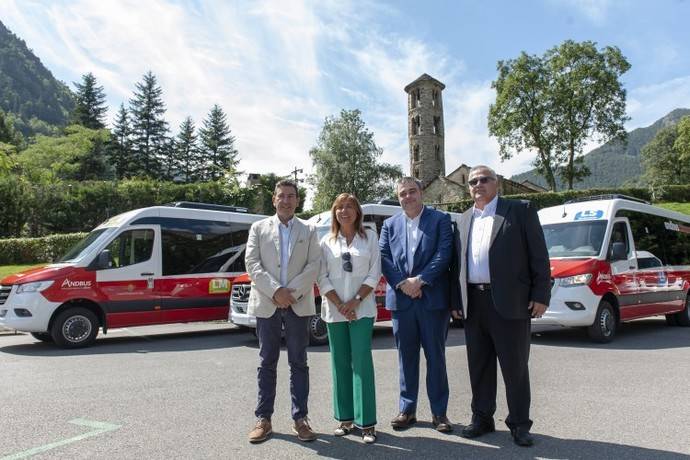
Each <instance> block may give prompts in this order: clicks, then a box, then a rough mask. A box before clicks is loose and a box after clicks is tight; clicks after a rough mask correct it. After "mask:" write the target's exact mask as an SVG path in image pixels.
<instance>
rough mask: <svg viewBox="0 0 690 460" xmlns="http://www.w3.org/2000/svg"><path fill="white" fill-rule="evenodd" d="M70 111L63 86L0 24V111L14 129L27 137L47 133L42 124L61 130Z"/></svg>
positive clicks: (71, 103) (68, 96) (67, 91)
mask: <svg viewBox="0 0 690 460" xmlns="http://www.w3.org/2000/svg"><path fill="white" fill-rule="evenodd" d="M73 108H74V100H73V94H72V92H71V91H70V89H69V88H68V87H67V85H65V84H64V83H62V82H60V81H58V80H56V79H55V77H53V74H52V73H50V71H49V70H48V69H46V68H45V66H44V65H43V64H42V63H41V60H40V59H39V58H38V57H36V55H35V54H34V53H33V52H32V51H31V50H30V49H29V48H28V47H27V46H26V43H24V40H22V39H20V38H19V37H17V36H16V35H14V34H13V33H12V32H11V31H10V30H9V29H7V27H5V25H4V24H3V23H2V22H0V109H2V110H3V111H4V112H10V113H13V114H14V115H15V117H16V118H17V120H16V126H17V128H18V129H20V130H21V131H22V132H23V133H24V134H29V133H32V132H35V131H37V130H38V131H42V130H45V129H48V128H49V127H46V126H44V125H45V124H48V125H52V126H64V125H65V124H67V121H68V119H69V115H70V113H71V112H72V109H73ZM38 120H40V121H38ZM41 122H43V123H41Z"/></svg>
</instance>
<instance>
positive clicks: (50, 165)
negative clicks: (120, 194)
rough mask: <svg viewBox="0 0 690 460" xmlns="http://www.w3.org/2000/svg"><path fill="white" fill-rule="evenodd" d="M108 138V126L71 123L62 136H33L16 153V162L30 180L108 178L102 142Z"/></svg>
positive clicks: (104, 143) (105, 141) (104, 142)
mask: <svg viewBox="0 0 690 460" xmlns="http://www.w3.org/2000/svg"><path fill="white" fill-rule="evenodd" d="M109 138H110V133H109V132H108V130H107V129H98V130H96V129H89V128H86V127H84V126H81V125H70V126H68V127H67V128H65V135H64V136H59V137H48V136H42V135H39V136H36V140H35V142H34V143H33V144H31V145H30V146H29V147H28V148H27V149H26V150H24V151H22V152H21V153H20V154H19V155H18V156H17V160H18V161H17V162H18V164H19V166H20V168H21V170H22V171H23V173H24V174H25V175H26V177H28V178H29V179H30V180H31V181H32V182H53V181H55V180H77V181H81V180H89V179H103V178H107V177H109V171H108V163H107V161H106V156H105V145H106V143H107V142H108V140H109Z"/></svg>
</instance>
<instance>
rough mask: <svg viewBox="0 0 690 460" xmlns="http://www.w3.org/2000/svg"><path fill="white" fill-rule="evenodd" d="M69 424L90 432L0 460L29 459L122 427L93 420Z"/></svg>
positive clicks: (80, 420)
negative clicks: (85, 428) (84, 428)
mask: <svg viewBox="0 0 690 460" xmlns="http://www.w3.org/2000/svg"><path fill="white" fill-rule="evenodd" d="M69 423H73V424H75V425H79V426H85V427H88V428H91V431H87V432H86V433H84V434H80V435H79V436H74V437H73V438H67V439H63V440H62V441H56V442H51V443H50V444H45V445H43V446H38V447H34V448H33V449H29V450H25V451H23V452H17V453H16V454H12V455H8V456H6V457H0V460H17V459H20V458H27V457H31V456H32V455H36V454H40V453H42V452H46V451H48V450H51V449H56V448H58V447H62V446H65V445H67V444H72V443H74V442H77V441H81V440H83V439H87V438H92V437H94V436H98V435H99V434H103V433H107V432H109V431H115V430H117V429H118V428H120V427H121V426H122V425H113V424H112V423H105V422H96V421H94V420H86V419H83V418H75V419H74V420H70V421H69Z"/></svg>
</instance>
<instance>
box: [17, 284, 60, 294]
mask: <svg viewBox="0 0 690 460" xmlns="http://www.w3.org/2000/svg"><path fill="white" fill-rule="evenodd" d="M53 282H54V281H36V282H34V283H26V284H20V285H19V287H18V288H17V294H22V293H29V292H41V291H43V290H46V289H48V288H49V287H50V286H51V285H52V284H53Z"/></svg>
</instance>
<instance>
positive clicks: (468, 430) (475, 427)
mask: <svg viewBox="0 0 690 460" xmlns="http://www.w3.org/2000/svg"><path fill="white" fill-rule="evenodd" d="M494 431H496V425H494V421H493V420H488V421H479V420H473V421H472V423H470V424H469V425H467V426H466V427H465V428H463V429H462V437H463V438H468V439H472V438H478V437H479V436H481V435H483V434H486V433H493V432H494Z"/></svg>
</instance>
